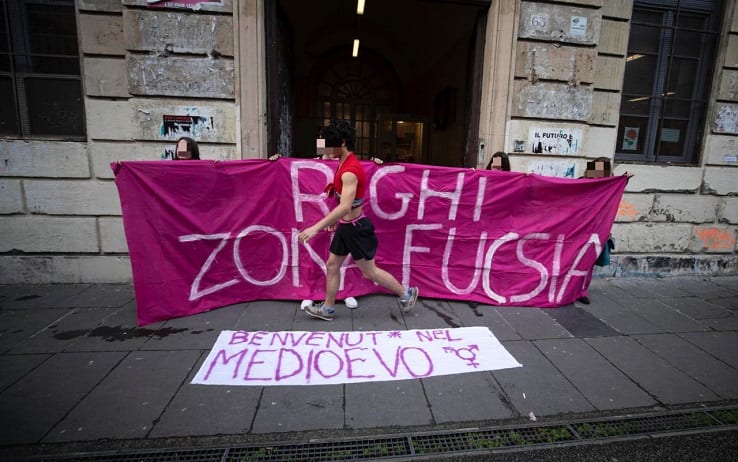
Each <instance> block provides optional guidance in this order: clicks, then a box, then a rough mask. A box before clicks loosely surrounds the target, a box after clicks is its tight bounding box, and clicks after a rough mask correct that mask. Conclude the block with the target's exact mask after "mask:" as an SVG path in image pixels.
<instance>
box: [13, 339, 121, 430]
mask: <svg viewBox="0 0 738 462" xmlns="http://www.w3.org/2000/svg"><path fill="white" fill-rule="evenodd" d="M122 357H123V354H122V353H60V354H57V355H54V356H53V357H51V358H49V359H48V360H47V361H45V362H44V363H43V364H41V365H39V366H38V367H36V368H35V369H34V370H33V371H31V372H29V373H28V374H26V375H25V376H23V378H21V379H20V380H19V381H17V382H15V383H14V384H13V385H12V386H11V387H9V388H8V389H6V390H5V391H4V392H2V393H0V415H2V416H3V417H2V419H0V444H31V443H38V442H40V441H41V440H42V439H43V438H44V435H47V433H49V431H50V430H51V429H52V427H53V426H54V425H55V424H56V423H57V422H59V421H60V420H61V419H63V418H64V416H65V415H66V414H67V413H68V412H69V411H70V410H72V409H73V408H74V406H75V405H77V403H78V402H79V400H80V399H82V398H83V397H84V396H85V395H87V394H88V393H89V392H90V391H91V390H93V389H95V387H96V386H97V384H98V383H99V382H100V380H102V378H103V377H105V376H106V375H107V374H108V373H109V372H110V370H111V369H112V368H114V367H115V365H116V364H118V362H119V361H120V360H121V358H122ZM28 358H29V362H32V363H35V362H36V361H37V360H38V358H37V356H35V355H33V356H28ZM71 371H73V373H70V372H71ZM98 416H99V418H100V419H112V418H113V416H111V415H107V414H104V413H100V414H98ZM86 424H87V423H85V425H86ZM74 430H75V431H74V432H72V434H71V435H70V436H71V437H72V439H82V438H79V436H80V434H79V432H77V431H76V430H77V429H76V428H75V429H74Z"/></svg>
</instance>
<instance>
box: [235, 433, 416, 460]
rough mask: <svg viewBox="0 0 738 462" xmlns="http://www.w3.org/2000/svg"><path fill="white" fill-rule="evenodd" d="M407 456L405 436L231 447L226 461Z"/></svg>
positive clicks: (407, 441) (408, 449)
mask: <svg viewBox="0 0 738 462" xmlns="http://www.w3.org/2000/svg"><path fill="white" fill-rule="evenodd" d="M408 454H410V444H409V440H408V438H407V437H398V438H372V439H364V440H348V441H329V442H321V443H307V444H296V445H279V446H273V447H258V448H232V449H230V450H229V451H228V454H227V456H226V458H225V461H226V462H252V461H253V462H256V461H259V462H262V461H264V462H266V461H283V460H289V461H302V460H305V461H315V460H326V461H328V460H362V459H363V460H367V459H370V460H374V459H381V458H385V457H387V458H389V457H401V456H407V455H408Z"/></svg>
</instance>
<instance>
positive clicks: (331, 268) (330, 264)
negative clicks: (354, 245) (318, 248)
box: [325, 252, 346, 308]
mask: <svg viewBox="0 0 738 462" xmlns="http://www.w3.org/2000/svg"><path fill="white" fill-rule="evenodd" d="M345 259H346V255H336V254H334V253H333V252H331V253H330V254H329V255H328V261H327V262H325V268H326V276H325V304H326V305H327V306H329V307H331V308H333V305H335V304H336V294H337V293H338V287H339V286H340V285H341V264H343V261H344V260H345Z"/></svg>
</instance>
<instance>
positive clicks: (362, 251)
mask: <svg viewBox="0 0 738 462" xmlns="http://www.w3.org/2000/svg"><path fill="white" fill-rule="evenodd" d="M378 243H379V241H378V240H377V235H376V234H374V225H373V224H372V222H371V221H370V220H369V218H367V217H364V218H362V219H361V220H357V221H355V222H353V223H339V224H338V227H337V228H336V234H335V235H334V236H333V240H332V241H331V252H333V253H334V254H336V255H340V256H342V257H343V256H346V255H348V254H349V253H350V254H351V257H353V259H354V261H356V260H361V259H362V258H363V259H365V260H371V259H373V258H374V255H376V253H377V244H378Z"/></svg>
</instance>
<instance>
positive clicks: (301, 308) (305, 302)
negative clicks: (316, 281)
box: [300, 300, 313, 311]
mask: <svg viewBox="0 0 738 462" xmlns="http://www.w3.org/2000/svg"><path fill="white" fill-rule="evenodd" d="M312 304H313V301H312V300H303V301H302V303H300V311H305V307H306V306H310V305H312Z"/></svg>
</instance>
